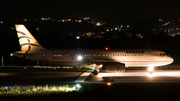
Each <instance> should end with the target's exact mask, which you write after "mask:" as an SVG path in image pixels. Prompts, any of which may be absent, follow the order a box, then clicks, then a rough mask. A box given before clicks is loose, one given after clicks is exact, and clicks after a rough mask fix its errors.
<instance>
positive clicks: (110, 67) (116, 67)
mask: <svg viewBox="0 0 180 101" xmlns="http://www.w3.org/2000/svg"><path fill="white" fill-rule="evenodd" d="M102 69H103V70H106V71H116V72H125V65H124V64H121V63H106V64H103V67H102Z"/></svg>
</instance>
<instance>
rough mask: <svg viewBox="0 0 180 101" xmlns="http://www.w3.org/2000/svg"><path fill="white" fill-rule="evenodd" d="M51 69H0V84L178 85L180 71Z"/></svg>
mask: <svg viewBox="0 0 180 101" xmlns="http://www.w3.org/2000/svg"><path fill="white" fill-rule="evenodd" d="M92 72H93V70H58V69H57V70H53V69H30V70H28V69H27V70H23V69H0V84H1V85H3V84H9V85H11V84H62V83H107V82H113V83H147V82H151V83H179V82H180V70H155V71H154V73H153V74H149V73H148V71H146V70H126V72H124V73H120V72H106V71H100V72H99V74H98V75H93V73H92Z"/></svg>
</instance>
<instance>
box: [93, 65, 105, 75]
mask: <svg viewBox="0 0 180 101" xmlns="http://www.w3.org/2000/svg"><path fill="white" fill-rule="evenodd" d="M102 66H103V65H96V67H95V70H94V72H93V74H94V75H97V74H98V73H99V69H100V68H101V67H102Z"/></svg>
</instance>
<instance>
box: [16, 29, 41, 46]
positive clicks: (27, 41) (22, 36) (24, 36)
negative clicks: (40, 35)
mask: <svg viewBox="0 0 180 101" xmlns="http://www.w3.org/2000/svg"><path fill="white" fill-rule="evenodd" d="M17 33H18V34H20V36H19V40H20V39H24V38H25V39H27V40H23V41H22V42H21V43H20V46H21V47H23V46H26V45H29V46H37V47H40V46H39V45H36V44H33V42H31V39H32V38H31V37H28V36H27V35H26V34H25V33H24V32H21V31H17Z"/></svg>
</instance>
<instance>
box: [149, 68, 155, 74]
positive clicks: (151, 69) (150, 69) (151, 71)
mask: <svg viewBox="0 0 180 101" xmlns="http://www.w3.org/2000/svg"><path fill="white" fill-rule="evenodd" d="M153 69H154V67H153V66H150V67H149V68H148V71H149V73H150V74H152V73H153Z"/></svg>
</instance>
